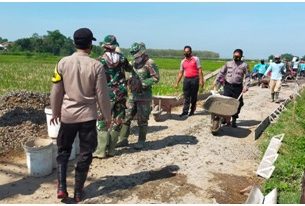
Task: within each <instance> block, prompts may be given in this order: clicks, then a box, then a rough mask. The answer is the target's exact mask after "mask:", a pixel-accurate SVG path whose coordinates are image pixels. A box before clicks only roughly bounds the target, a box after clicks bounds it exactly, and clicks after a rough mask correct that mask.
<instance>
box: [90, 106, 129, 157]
mask: <svg viewBox="0 0 305 206" xmlns="http://www.w3.org/2000/svg"><path fill="white" fill-rule="evenodd" d="M111 106H112V110H111V114H112V120H113V121H112V126H111V128H109V129H108V130H107V128H106V125H105V122H104V121H103V120H101V121H98V126H97V128H98V146H97V149H96V151H95V152H94V154H93V156H94V157H99V158H104V157H107V156H114V155H115V146H116V143H117V141H118V136H119V133H120V130H121V127H122V122H123V120H124V118H125V110H126V101H125V100H124V101H119V102H113V103H112V105H111Z"/></svg>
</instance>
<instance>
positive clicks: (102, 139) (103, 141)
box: [92, 131, 110, 158]
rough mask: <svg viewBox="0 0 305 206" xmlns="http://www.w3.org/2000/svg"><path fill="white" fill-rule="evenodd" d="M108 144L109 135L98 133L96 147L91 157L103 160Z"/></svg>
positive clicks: (103, 132)
mask: <svg viewBox="0 0 305 206" xmlns="http://www.w3.org/2000/svg"><path fill="white" fill-rule="evenodd" d="M109 142H110V135H109V133H108V132H107V131H98V135H97V147H96V150H95V152H94V153H93V154H92V156H93V157H98V158H105V157H106V149H107V145H108V144H109Z"/></svg>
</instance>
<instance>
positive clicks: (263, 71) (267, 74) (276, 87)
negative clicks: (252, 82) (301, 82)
mask: <svg viewBox="0 0 305 206" xmlns="http://www.w3.org/2000/svg"><path fill="white" fill-rule="evenodd" d="M251 77H252V78H253V79H257V80H258V86H261V87H262V88H264V87H270V90H271V101H272V102H276V103H279V102H280V99H279V93H280V90H281V85H282V82H286V81H287V80H288V79H297V77H305V61H304V60H300V59H299V57H293V58H292V61H291V62H289V61H288V60H286V59H284V60H283V61H282V60H281V55H276V56H274V59H273V60H272V59H271V60H270V62H269V64H265V60H261V62H260V63H259V64H256V65H255V66H254V67H253V70H252V75H251Z"/></svg>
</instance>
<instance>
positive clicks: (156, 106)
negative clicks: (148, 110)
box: [152, 92, 211, 121]
mask: <svg viewBox="0 0 305 206" xmlns="http://www.w3.org/2000/svg"><path fill="white" fill-rule="evenodd" d="M210 95H211V92H207V93H202V94H198V97H197V100H204V99H206V98H208V97H209V96H210ZM183 102H184V98H183V94H180V95H179V96H153V102H152V105H153V110H152V114H153V117H154V119H155V121H160V117H161V113H162V112H163V111H164V112H166V113H167V114H169V115H170V114H171V110H172V108H173V107H177V106H180V105H183Z"/></svg>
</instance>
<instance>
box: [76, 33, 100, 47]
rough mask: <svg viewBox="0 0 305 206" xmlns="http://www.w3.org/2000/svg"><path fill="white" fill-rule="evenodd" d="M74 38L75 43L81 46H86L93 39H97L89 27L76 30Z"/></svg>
mask: <svg viewBox="0 0 305 206" xmlns="http://www.w3.org/2000/svg"><path fill="white" fill-rule="evenodd" d="M73 38H74V43H75V45H76V46H79V47H80V48H82V47H83V48H86V47H87V46H89V45H90V44H91V43H92V41H96V38H94V37H93V34H92V32H91V30H90V29H88V28H80V29H78V30H76V31H75V32H74V35H73Z"/></svg>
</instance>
